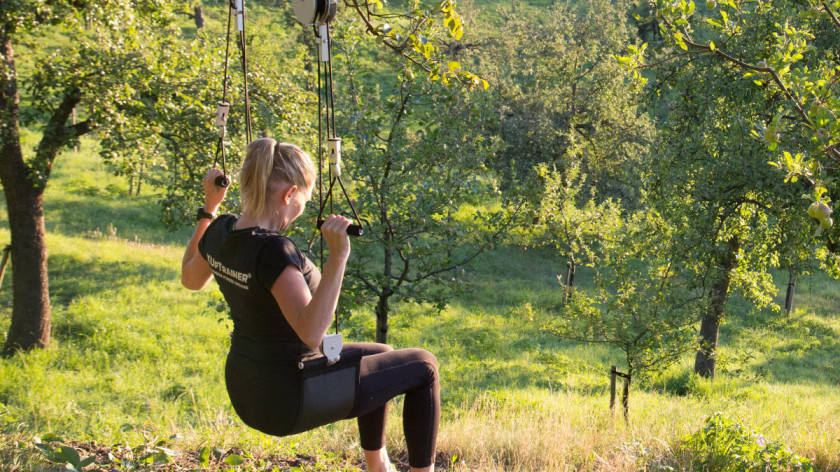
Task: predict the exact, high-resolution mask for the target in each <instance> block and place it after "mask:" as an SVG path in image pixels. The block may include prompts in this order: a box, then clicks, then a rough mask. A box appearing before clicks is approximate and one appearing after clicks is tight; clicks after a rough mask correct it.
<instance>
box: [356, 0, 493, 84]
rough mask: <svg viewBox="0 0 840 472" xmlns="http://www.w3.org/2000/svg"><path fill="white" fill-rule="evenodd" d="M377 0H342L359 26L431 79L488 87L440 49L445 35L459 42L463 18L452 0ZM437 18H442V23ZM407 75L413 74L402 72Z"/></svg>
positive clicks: (482, 80)
mask: <svg viewBox="0 0 840 472" xmlns="http://www.w3.org/2000/svg"><path fill="white" fill-rule="evenodd" d="M386 4H388V2H387V1H381V0H345V5H346V6H347V7H348V8H350V9H353V10H355V12H356V14H357V18H358V19H359V20H360V21H361V23H362V29H363V30H364V31H365V32H366V33H367V34H369V35H371V36H374V37H375V38H377V40H378V42H380V43H381V44H382V45H383V46H385V47H387V48H388V49H390V50H392V51H393V52H395V53H396V54H398V55H399V56H401V57H402V58H403V59H404V61H405V62H407V63H410V64H412V65H413V66H415V67H416V68H419V69H421V70H423V71H425V72H426V73H427V74H428V76H429V78H430V79H431V80H432V81H440V82H441V83H443V84H446V85H448V84H451V83H453V82H455V83H460V84H463V85H465V86H467V87H468V88H470V89H472V88H473V87H476V86H478V87H480V88H483V89H485V90H486V89H487V88H488V87H489V85H488V83H487V81H486V80H484V79H482V78H481V77H479V76H477V75H475V74H473V73H472V72H470V71H468V70H467V69H466V68H464V67H462V66H461V64H459V63H458V62H457V61H453V60H448V59H447V57H446V55H445V51H444V50H443V49H442V48H441V45H442V43H444V42H445V40H446V38H448V39H450V40H453V41H456V42H457V41H459V40H460V39H461V38H462V36H463V35H464V30H465V28H464V20H463V17H462V16H461V14H460V13H458V11H457V10H456V7H457V2H456V1H455V0H433V1H431V2H429V1H423V0H409V1H406V2H404V3H403V5H398V6H394V5H388V7H387V8H386ZM438 17H443V25H441V24H440V22H441V20H440V19H439V18H438ZM406 73H407V74H410V75H411V74H413V72H411V71H406Z"/></svg>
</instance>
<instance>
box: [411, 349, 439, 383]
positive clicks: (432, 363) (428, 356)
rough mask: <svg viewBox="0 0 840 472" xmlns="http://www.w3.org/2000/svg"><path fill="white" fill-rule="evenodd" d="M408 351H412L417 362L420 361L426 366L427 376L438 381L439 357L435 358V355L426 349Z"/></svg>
mask: <svg viewBox="0 0 840 472" xmlns="http://www.w3.org/2000/svg"><path fill="white" fill-rule="evenodd" d="M408 350H410V351H411V355H412V357H413V358H414V359H415V360H416V361H420V362H421V363H422V364H423V365H424V366H425V368H426V371H427V375H428V376H429V377H430V378H433V379H435V380H437V377H438V360H437V357H435V355H434V354H432V353H431V352H429V351H427V350H425V349H420V348H411V349H408Z"/></svg>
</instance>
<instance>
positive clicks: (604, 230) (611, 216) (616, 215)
mask: <svg viewBox="0 0 840 472" xmlns="http://www.w3.org/2000/svg"><path fill="white" fill-rule="evenodd" d="M538 175H539V177H540V181H541V182H544V183H545V187H544V190H543V194H542V195H541V196H540V198H539V201H540V204H539V210H538V213H537V215H538V219H539V224H537V225H533V226H532V228H531V233H532V234H531V235H530V236H529V238H530V240H531V242H532V244H535V245H538V246H554V247H555V248H556V249H557V250H558V252H559V253H560V255H561V257H564V256H565V257H567V258H568V263H567V264H568V270H567V277H568V279H567V280H566V281H565V282H564V283H565V286H566V287H565V290H566V297H567V299H569V298H571V297H572V291H573V289H574V286H573V278H574V274H575V270H576V267H577V265H578V264H590V265H597V264H598V259H599V254H600V253H601V251H602V247H601V241H603V240H604V238H605V237H606V235H609V234H615V233H616V232H617V231H618V229H617V228H618V227H620V226H621V225H622V224H623V218H624V216H623V215H622V212H621V208H620V202H616V201H614V200H612V199H605V200H604V201H603V202H598V198H597V195H596V193H595V189H594V188H590V191H589V192H588V198H586V200H585V201H583V197H584V196H587V193H586V192H584V186H585V182H586V175H584V174H582V173H581V172H580V170H579V169H578V168H577V167H576V166H575V165H574V163H572V164H570V166H569V167H568V168H567V169H566V171H565V172H560V171H558V170H557V169H555V168H551V169H549V167H548V166H547V165H546V164H542V165H540V166H538ZM558 279H560V280H562V279H561V277H560V276H558Z"/></svg>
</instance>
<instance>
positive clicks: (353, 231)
mask: <svg viewBox="0 0 840 472" xmlns="http://www.w3.org/2000/svg"><path fill="white" fill-rule="evenodd" d="M316 37H317V38H318V41H317V43H318V57H319V62H318V182H319V188H322V187H323V177H322V169H323V157H322V154H323V149H324V129H323V127H322V122H324V121H325V122H326V136H327V139H326V144H327V145H326V149H327V154H328V156H327V157H328V159H329V187H328V189H327V193H326V195H325V196H324V195H323V194H321V196H320V206H319V208H318V219H317V223H316V225H317V227H318V228H321V225H322V224H324V218H323V216H324V210H325V209H326V206H327V204H329V207H330V213H334V211H333V188H335V184H336V183H338V186H339V188H341V191H342V193H343V194H344V198H345V199H346V200H347V204H348V206H349V207H350V211H351V212H352V213H353V218H354V219H355V220H356V222H357V223H358V224H355V225H350V226H349V227H348V228H347V234H349V235H351V236H361V235H362V234H363V233H364V230H363V228H362V220H361V218H359V214H358V213H356V208H355V207H354V206H353V202H352V200H350V195H348V193H347V189H346V188H345V187H344V182H342V181H341V138H339V137H338V136H336V130H335V94H334V93H333V74H332V59H331V56H332V50H331V46H332V45H331V43H332V38H331V37H330V28H329V23H328V22H327V23H319V24H317V25H316ZM321 63H323V64H324V71H323V73H324V87H323V90H322V86H321ZM322 96H323V97H324V101H325V102H326V111H325V115H326V116H325V117H326V120H323V119H322V118H323V117H322V115H321V113H322V112H323V111H324V107H323V106H322V105H321V97H322Z"/></svg>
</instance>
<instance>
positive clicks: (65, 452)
mask: <svg viewBox="0 0 840 472" xmlns="http://www.w3.org/2000/svg"><path fill="white" fill-rule="evenodd" d="M56 457H60V458H61V460H63V461H65V462H69V463H70V465H72V466H73V468H75V469H76V470H79V469H81V466H80V463H81V458H80V457H79V453H78V452H77V451H76V450H75V449H73V448H72V447H70V446H61V447H60V448H58V453H57V455H56Z"/></svg>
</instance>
